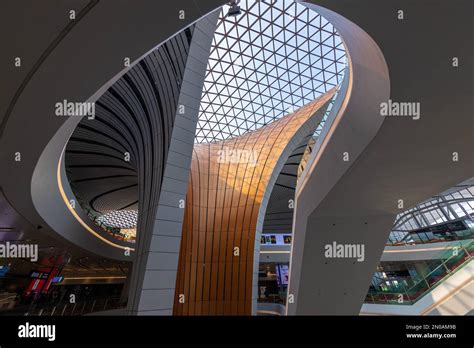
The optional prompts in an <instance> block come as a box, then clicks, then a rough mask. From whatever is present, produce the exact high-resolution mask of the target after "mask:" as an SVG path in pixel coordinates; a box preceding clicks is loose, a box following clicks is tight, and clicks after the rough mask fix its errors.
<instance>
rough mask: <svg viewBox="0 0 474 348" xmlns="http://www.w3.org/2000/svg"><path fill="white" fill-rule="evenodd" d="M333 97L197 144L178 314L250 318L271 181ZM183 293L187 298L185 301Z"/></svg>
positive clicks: (182, 253)
mask: <svg viewBox="0 0 474 348" xmlns="http://www.w3.org/2000/svg"><path fill="white" fill-rule="evenodd" d="M333 95H334V90H331V91H329V92H328V93H326V94H324V95H323V96H321V97H319V98H318V99H316V100H315V101H313V102H312V103H309V104H307V105H306V106H304V107H302V108H300V109H299V110H297V111H295V112H294V113H293V114H290V115H287V116H285V117H283V118H281V119H279V120H277V121H274V122H272V123H271V124H269V125H267V126H264V127H262V128H260V129H258V130H256V131H253V132H251V133H247V134H245V135H242V136H240V137H237V138H233V139H230V140H226V141H222V142H218V143H213V144H198V145H195V147H194V152H193V158H192V165H191V174H190V184H189V189H188V196H187V199H186V212H185V220H184V223H183V235H182V240H181V250H180V258H179V266H178V281H177V284H176V294H175V308H174V314H176V315H200V314H204V315H223V314H224V315H249V314H251V308H252V280H253V262H254V250H255V243H256V242H259V241H256V240H255V237H256V227H257V219H258V214H259V211H260V206H261V203H262V199H263V196H264V194H265V192H266V190H267V186H268V183H269V182H270V177H271V175H272V173H273V172H274V170H275V167H276V164H277V162H278V160H279V159H280V157H281V156H282V154H283V153H284V150H285V149H286V147H287V145H288V143H289V142H290V141H291V140H292V139H293V137H294V136H295V134H296V133H297V131H298V130H299V129H300V127H301V126H303V125H304V124H305V123H306V122H307V121H308V120H309V119H310V118H311V117H313V116H314V115H315V114H316V112H317V111H318V110H319V109H320V108H321V106H323V105H325V104H326V103H327V101H328V100H330V99H331V98H332V96H333ZM219 150H226V153H229V151H230V150H238V151H241V153H239V154H238V155H239V156H240V158H241V159H242V157H241V156H242V155H244V153H243V152H242V151H248V153H253V154H254V155H255V157H254V159H255V162H253V163H252V162H249V161H237V163H233V162H232V161H229V160H225V158H224V160H222V159H223V158H222V157H221V156H219V155H220V153H219ZM239 156H236V157H237V158H239ZM283 160H284V161H283V162H285V160H286V159H283ZM234 247H238V248H239V252H240V254H239V256H234ZM178 294H185V299H186V301H185V303H184V304H180V303H179V302H178Z"/></svg>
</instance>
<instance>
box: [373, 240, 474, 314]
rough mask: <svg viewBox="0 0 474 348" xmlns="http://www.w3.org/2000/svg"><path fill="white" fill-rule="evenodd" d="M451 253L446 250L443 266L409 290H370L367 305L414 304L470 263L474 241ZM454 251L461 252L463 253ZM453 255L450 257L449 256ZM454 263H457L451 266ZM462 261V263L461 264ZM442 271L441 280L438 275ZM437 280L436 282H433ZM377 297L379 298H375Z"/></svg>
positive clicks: (436, 268) (442, 256) (402, 288)
mask: <svg viewBox="0 0 474 348" xmlns="http://www.w3.org/2000/svg"><path fill="white" fill-rule="evenodd" d="M450 250H451V251H448V250H446V251H445V252H443V253H442V254H441V255H440V258H439V259H440V260H441V264H440V265H438V266H437V267H435V268H434V269H433V270H431V271H430V272H429V273H428V274H426V275H422V278H421V279H420V280H419V281H417V282H415V283H414V284H413V285H412V286H410V287H409V288H406V287H405V286H404V285H403V284H400V288H401V289H400V290H402V292H400V291H383V290H382V291H373V290H371V289H369V291H368V294H367V297H369V301H367V300H368V298H367V297H366V301H365V302H366V303H367V302H369V303H370V302H372V303H385V304H408V305H411V304H414V303H415V302H416V301H418V300H419V299H420V298H421V297H423V296H424V295H425V294H427V293H428V292H429V291H431V290H432V289H433V288H435V287H436V286H438V285H439V284H441V283H442V282H443V281H444V280H445V279H446V278H448V277H449V276H450V275H451V274H453V273H454V272H455V271H457V270H458V269H460V268H462V266H464V265H465V264H466V263H467V262H469V261H470V260H471V259H472V258H473V255H474V241H471V242H469V243H468V244H466V245H463V243H459V245H458V246H454V247H451V248H450ZM454 250H461V251H462V253H459V252H458V251H454ZM449 254H451V255H450V256H448V255H449ZM452 261H455V262H454V263H453V265H451V263H452ZM459 261H462V262H459ZM451 266H454V267H451ZM440 271H441V275H442V276H441V278H440V277H439V276H438V274H439V273H440ZM433 280H435V281H433ZM375 296H376V297H377V298H375Z"/></svg>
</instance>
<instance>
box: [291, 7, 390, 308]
mask: <svg viewBox="0 0 474 348" xmlns="http://www.w3.org/2000/svg"><path fill="white" fill-rule="evenodd" d="M303 4H304V5H305V6H308V7H309V8H312V9H314V10H315V11H317V12H318V13H321V14H322V15H323V16H324V17H325V18H327V19H328V20H329V21H330V22H331V23H332V24H333V25H334V27H335V28H336V29H337V31H338V32H339V34H340V35H341V38H342V40H343V42H344V45H345V46H346V52H347V57H348V63H349V69H350V71H349V73H348V74H346V76H347V75H348V77H349V80H347V82H346V81H344V82H345V83H347V85H346V86H343V88H346V89H347V91H346V93H344V94H341V96H343V97H344V98H338V99H339V100H336V105H335V107H334V108H333V109H332V112H331V113H330V115H329V116H328V120H327V121H326V124H325V126H324V129H323V131H322V133H321V136H320V137H319V138H318V140H317V142H316V144H315V147H314V149H313V152H312V153H311V155H310V158H309V160H308V164H307V166H306V168H305V173H303V174H304V175H303V176H302V178H301V180H300V181H299V183H298V186H297V192H296V200H295V215H294V219H293V243H292V246H291V254H290V255H291V262H290V273H289V283H288V293H289V294H293V295H294V297H295V298H298V297H299V295H300V293H299V291H300V287H299V284H300V279H301V273H302V271H301V267H302V264H303V254H304V245H305V237H306V229H307V219H306V217H307V216H308V215H309V213H310V212H312V211H314V210H315V209H316V208H317V206H318V205H319V204H320V203H321V202H322V201H323V200H324V198H325V197H326V196H327V195H328V194H329V192H330V191H331V189H332V188H333V187H335V186H336V185H337V183H338V181H339V180H341V178H342V177H343V176H344V175H345V174H346V173H347V172H348V171H349V169H350V168H351V166H352V165H353V164H354V163H355V162H356V160H357V158H358V157H359V156H360V155H361V154H362V152H363V151H364V149H365V148H366V147H367V146H368V145H369V144H370V142H371V141H372V140H373V139H374V137H375V136H376V135H377V133H378V131H379V129H380V128H381V126H382V124H383V123H384V120H385V119H384V118H383V117H382V116H380V111H379V110H378V106H379V105H380V103H381V102H382V101H386V100H387V99H388V98H389V96H390V77H389V71H388V66H387V63H386V61H385V58H384V56H383V54H382V51H381V49H380V47H379V46H378V45H377V43H376V42H375V41H374V40H373V39H372V38H371V37H370V36H369V35H368V34H367V33H366V32H365V31H364V30H363V29H362V28H360V27H359V26H358V25H356V24H355V23H353V22H351V21H350V20H348V19H346V18H345V17H343V16H341V15H339V14H338V13H335V12H333V11H331V10H328V9H326V8H323V7H320V6H317V5H315V4H311V3H309V2H304V3H303ZM337 103H340V105H339V107H337V106H338V105H337ZM328 147H330V148H331V155H333V156H332V157H334V156H339V155H340V156H342V154H343V152H344V151H348V149H350V161H347V162H346V161H342V160H339V161H338V160H336V159H335V158H333V161H332V163H333V165H332V167H331V170H330V175H329V174H328V173H326V174H324V173H321V168H320V167H321V158H322V157H323V156H324V155H325V154H326V155H327V152H328V151H327V150H326V149H327V148H328ZM326 157H327V156H326ZM337 158H339V157H337ZM340 158H342V157H340ZM326 170H327V168H326ZM314 173H316V174H317V175H319V176H321V175H323V174H324V178H320V179H321V180H320V182H321V181H323V182H324V183H325V184H324V185H317V187H316V186H315V184H314V181H315V180H314ZM310 176H312V177H313V178H312V180H311V183H310V182H309V177H310ZM319 176H318V177H319ZM308 195H311V197H312V199H311V200H310V202H309V203H308V204H306V203H307V202H306V201H308V199H306V201H305V205H304V207H303V206H302V207H301V208H302V209H299V207H298V201H299V200H300V199H301V198H302V197H303V196H304V197H307V196H308ZM296 303H297V301H296V300H295V301H294V302H292V303H287V306H286V314H287V315H291V314H295V313H296V310H297V309H296V308H297V305H296Z"/></svg>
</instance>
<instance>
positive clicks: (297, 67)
mask: <svg viewBox="0 0 474 348" xmlns="http://www.w3.org/2000/svg"><path fill="white" fill-rule="evenodd" d="M239 6H240V8H241V11H242V13H241V14H240V15H238V16H236V17H232V16H231V17H228V16H227V12H228V10H229V6H228V5H226V6H223V8H222V10H221V13H220V16H219V20H218V25H217V29H216V32H215V34H214V38H213V41H212V47H211V52H210V56H209V61H208V66H207V72H206V77H205V81H204V86H203V91H202V98H201V105H200V113H199V121H198V127H197V130H196V138H195V141H196V142H197V143H207V142H215V141H220V140H225V139H230V138H232V137H235V136H239V135H242V134H244V133H247V132H249V131H253V130H255V129H257V128H259V127H261V126H263V125H266V124H268V123H270V122H272V121H274V120H276V119H278V118H280V117H282V116H284V115H286V114H288V113H290V112H292V111H293V110H296V109H297V108H299V107H301V106H303V105H305V104H307V103H309V102H311V101H312V100H314V99H316V98H317V97H319V96H320V95H321V94H324V93H325V92H327V91H328V90H330V89H331V88H332V87H334V86H336V85H338V84H339V83H340V82H341V81H342V78H343V73H344V69H345V67H346V54H345V48H344V46H343V44H342V41H341V39H340V37H339V35H338V34H337V32H336V31H335V29H334V28H333V26H332V25H331V24H330V23H329V22H328V21H327V20H326V19H324V18H323V17H321V16H320V15H319V14H318V13H316V12H314V11H312V10H310V9H308V8H307V7H305V6H304V5H302V4H299V3H297V2H295V1H290V0H278V1H274V0H273V1H270V0H269V1H255V0H243V1H240V3H239Z"/></svg>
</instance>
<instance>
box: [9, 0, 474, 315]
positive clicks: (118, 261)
mask: <svg viewBox="0 0 474 348" xmlns="http://www.w3.org/2000/svg"><path fill="white" fill-rule="evenodd" d="M364 1H365V2H367V1H366V0H364ZM364 1H362V2H364ZM138 2H140V4H141V6H130V5H129V4H128V5H127V3H126V2H124V1H96V0H92V1H90V0H72V1H56V0H51V1H45V2H38V1H32V2H31V5H30V6H28V7H24V6H22V5H21V2H16V1H11V2H8V3H6V4H5V5H3V4H2V6H6V7H7V9H6V10H5V11H0V12H2V13H1V14H0V17H1V22H2V23H3V25H13V24H12V23H13V22H12V21H14V20H18V16H20V17H21V25H22V27H21V30H18V31H17V32H16V33H15V35H12V36H10V37H6V38H5V40H3V39H2V41H4V43H3V45H2V46H3V48H2V51H3V52H5V53H6V54H5V55H4V54H3V53H2V62H1V65H2V68H1V69H2V70H1V73H0V75H1V76H2V80H3V81H2V93H1V100H0V106H1V110H0V115H1V116H0V117H1V118H0V122H1V123H0V155H1V157H0V315H30V316H86V315H111V316H114V315H127V316H136V315H158V316H200V315H202V316H291V315H357V316H374V315H375V316H386V315H413V316H421V315H438V316H441V315H457V316H459V315H462V316H465V315H473V314H474V259H473V256H474V153H473V148H474V146H473V145H474V142H473V139H474V119H473V107H472V105H473V102H472V96H473V84H472V76H473V75H472V61H473V57H472V55H473V54H472V42H471V41H470V40H471V39H472V35H471V39H470V38H469V37H466V38H464V35H465V33H466V32H469V31H470V32H471V34H472V26H471V27H470V28H469V25H470V24H469V20H467V21H466V22H463V21H462V20H459V21H458V22H457V25H443V18H445V16H451V17H452V18H454V17H456V18H471V24H472V13H471V14H469V13H465V12H466V11H465V10H464V9H463V8H462V7H461V6H454V5H453V6H450V7H448V6H449V5H448V2H445V5H439V6H433V7H432V8H430V15H429V16H428V15H425V13H424V12H423V10H422V9H421V8H420V7H416V6H415V5H414V4H413V2H411V3H410V2H408V3H406V4H405V3H403V4H404V5H403V7H400V6H398V3H401V2H399V1H387V2H385V1H377V2H371V3H372V4H373V12H372V14H367V13H366V12H364V11H362V10H360V8H358V7H357V6H355V5H354V4H350V2H347V1H326V0H310V1H293V0H276V1H275V0H262V1H258V0H240V1H237V0H232V1H230V2H229V1H228V0H225V1H222V0H221V1H218V0H207V1H204V0H194V1H173V2H162V1H138ZM383 3H385V4H384V5H385V6H382V5H383ZM374 14H375V15H374ZM466 16H471V17H466ZM45 18H47V20H45ZM104 18H106V19H107V20H106V21H105V20H104ZM104 23H107V25H105V24H104ZM433 23H436V25H433ZM415 25H416V29H415ZM381 26H383V29H381ZM5 28H6V27H5ZM5 30H6V29H5ZM5 30H4V29H2V31H3V32H4V31H5ZM32 33H34V35H32ZM453 37H456V38H458V40H451V39H450V38H453ZM462 40H465V41H466V42H467V43H466V44H465V45H464V44H462V43H463V41H462ZM460 42H461V44H460Z"/></svg>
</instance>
